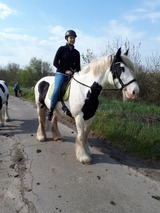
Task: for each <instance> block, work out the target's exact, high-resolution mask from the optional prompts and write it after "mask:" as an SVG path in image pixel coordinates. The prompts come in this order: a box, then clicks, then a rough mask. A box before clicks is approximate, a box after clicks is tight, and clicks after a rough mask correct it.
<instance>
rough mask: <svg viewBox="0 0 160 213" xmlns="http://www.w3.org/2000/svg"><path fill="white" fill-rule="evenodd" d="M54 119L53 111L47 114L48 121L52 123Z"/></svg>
mask: <svg viewBox="0 0 160 213" xmlns="http://www.w3.org/2000/svg"><path fill="white" fill-rule="evenodd" d="M52 118H53V111H48V112H47V114H46V119H47V120H48V121H51V120H52Z"/></svg>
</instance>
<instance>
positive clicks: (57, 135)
mask: <svg viewBox="0 0 160 213" xmlns="http://www.w3.org/2000/svg"><path fill="white" fill-rule="evenodd" d="M57 122H58V116H57V115H56V114H55V113H53V119H52V121H51V132H52V137H53V140H54V141H62V138H61V134H60V132H59V129H58V124H57Z"/></svg>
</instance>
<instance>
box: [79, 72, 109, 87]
mask: <svg viewBox="0 0 160 213" xmlns="http://www.w3.org/2000/svg"><path fill="white" fill-rule="evenodd" d="M106 77H107V71H106V70H104V71H101V72H96V73H95V72H92V70H90V71H89V72H87V73H83V72H82V73H81V72H79V73H76V74H75V78H76V79H77V80H79V81H80V82H83V83H85V84H87V85H92V84H93V83H94V82H96V83H98V84H99V85H101V86H102V87H103V86H104V84H105V83H106Z"/></svg>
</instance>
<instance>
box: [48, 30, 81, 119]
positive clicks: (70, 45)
mask: <svg viewBox="0 0 160 213" xmlns="http://www.w3.org/2000/svg"><path fill="white" fill-rule="evenodd" d="M76 37H77V35H76V32H75V31H73V30H68V31H67V32H66V33H65V39H66V41H67V43H66V45H65V46H60V47H59V49H58V50H57V52H56V55H55V58H54V60H53V65H54V66H55V67H56V68H57V69H56V73H55V83H54V91H53V94H52V96H51V104H50V110H49V111H48V112H47V115H46V118H47V120H49V121H51V120H52V117H53V111H54V108H55V106H56V104H57V101H58V98H59V93H60V88H61V85H62V84H63V82H65V80H66V78H68V77H69V76H71V75H73V73H74V72H79V71H80V53H79V51H78V50H76V49H75V47H74V44H75V40H76Z"/></svg>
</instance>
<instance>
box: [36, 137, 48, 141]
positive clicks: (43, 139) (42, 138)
mask: <svg viewBox="0 0 160 213" xmlns="http://www.w3.org/2000/svg"><path fill="white" fill-rule="evenodd" d="M37 140H38V141H39V142H45V141H46V138H44V137H40V138H37Z"/></svg>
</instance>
